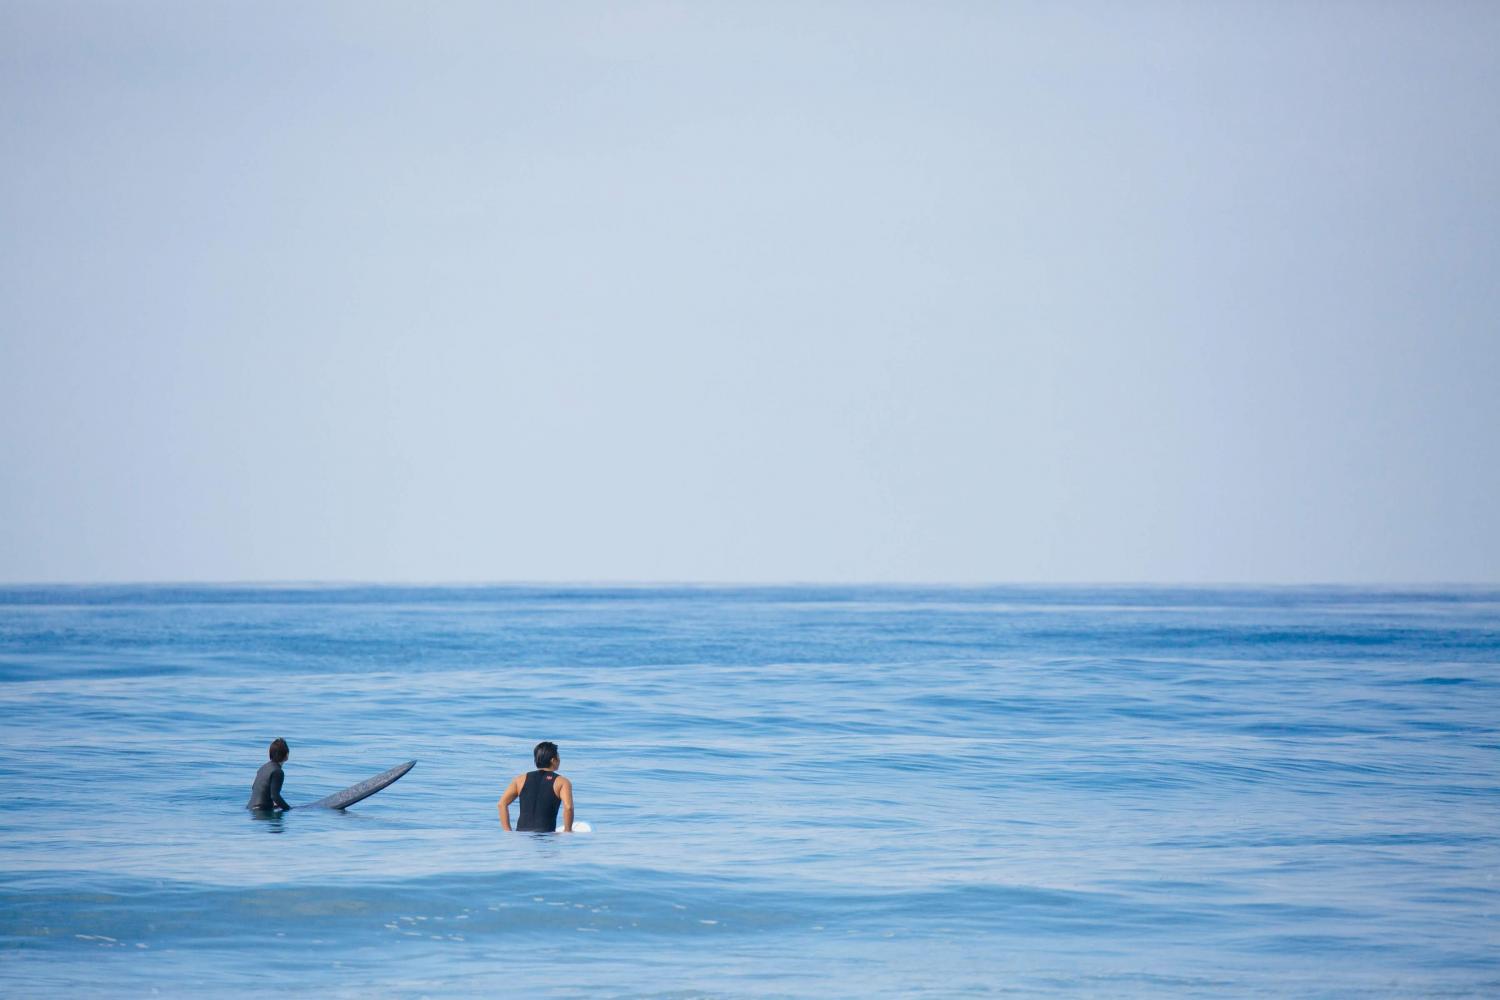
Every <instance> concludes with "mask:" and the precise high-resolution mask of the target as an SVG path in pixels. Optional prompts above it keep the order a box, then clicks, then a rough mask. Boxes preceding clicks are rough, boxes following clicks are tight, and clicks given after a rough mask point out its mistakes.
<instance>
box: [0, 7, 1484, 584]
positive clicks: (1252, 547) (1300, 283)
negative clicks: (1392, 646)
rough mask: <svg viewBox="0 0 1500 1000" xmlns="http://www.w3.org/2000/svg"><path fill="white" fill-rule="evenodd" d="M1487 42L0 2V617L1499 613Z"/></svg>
mask: <svg viewBox="0 0 1500 1000" xmlns="http://www.w3.org/2000/svg"><path fill="white" fill-rule="evenodd" d="M1497 38H1500V5H1497V4H1493V3H1430V2H1421V3H1417V2H1412V3H1389V2H1378V0H1377V2H1358V3H1352V2H1351V3H1341V2H1338V0H1329V2H1320V3H1313V4H1308V3H1297V2H1276V0H1270V2H1254V3H1251V2H1245V3H1233V2H1226V3H1213V4H1199V3H1185V2H1183V3H1165V2H1163V3H1132V4H1120V3H1113V2H1100V3H1066V2H1063V3H1050V2H1049V3H1001V2H989V0H986V2H973V3H970V2H933V3H928V2H923V3H918V2H915V0H913V2H908V3H889V2H880V0H869V2H865V3H838V2H826V3H811V4H809V3H795V4H794V3H776V2H762V0H755V2H748V0H746V2H738V3H713V2H706V3H657V2H643V3H618V2H610V3H596V2H570V3H566V4H515V3H501V2H483V3H458V2H451V3H443V4H420V5H419V4H410V3H368V2H361V3H357V4H354V3H350V4H306V3H301V2H298V3H287V2H271V3H256V4H225V3H205V2H199V0H193V2H183V3H172V2H155V3H150V4H133V3H124V2H110V3H104V2H76V3H57V2H55V0H4V2H3V3H0V581H10V582H54V581H71V582H93V581H293V580H305V581H343V580H367V581H454V582H465V581H634V580H638V581H743V582H767V581H870V582H885V581H890V582H897V581H900V582H941V581H948V582H957V583H970V582H1007V581H1017V582H1020V581H1025V582H1054V581H1056V582H1062V581H1078V582H1086V581H1122V582H1123V581H1138V582H1152V581H1160V582H1186V583H1195V582H1267V583H1303V582H1345V583H1424V582H1485V581H1490V582H1493V581H1497V580H1500V513H1497V511H1500V444H1497V441H1500V182H1497V178H1500V99H1497V95H1500V59H1497V58H1496V56H1495V40H1496V39H1497Z"/></svg>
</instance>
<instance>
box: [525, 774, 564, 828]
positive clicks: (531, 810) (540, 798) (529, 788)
mask: <svg viewBox="0 0 1500 1000" xmlns="http://www.w3.org/2000/svg"><path fill="white" fill-rule="evenodd" d="M556 783H557V772H556V771H532V772H530V773H529V774H527V775H526V784H524V785H522V786H521V812H520V814H519V815H518V816H517V817H516V829H517V830H521V831H525V830H533V831H535V830H545V831H547V832H548V833H551V832H552V831H554V830H556V829H557V807H558V806H560V805H562V799H560V798H558V797H557V791H556V789H554V788H553V785H555V784H556Z"/></svg>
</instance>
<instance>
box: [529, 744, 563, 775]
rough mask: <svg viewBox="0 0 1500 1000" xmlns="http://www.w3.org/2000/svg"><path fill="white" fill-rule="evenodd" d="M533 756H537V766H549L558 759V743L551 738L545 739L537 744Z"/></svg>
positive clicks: (532, 752)
mask: <svg viewBox="0 0 1500 1000" xmlns="http://www.w3.org/2000/svg"><path fill="white" fill-rule="evenodd" d="M531 756H533V757H535V758H536V766H537V767H540V768H543V769H545V768H549V767H551V766H552V762H553V761H554V760H556V759H557V744H556V743H553V742H552V741H551V740H543V741H542V742H540V743H538V744H537V745H536V749H535V750H533V751H531Z"/></svg>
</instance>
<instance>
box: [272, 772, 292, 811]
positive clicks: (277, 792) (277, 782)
mask: <svg viewBox="0 0 1500 1000" xmlns="http://www.w3.org/2000/svg"><path fill="white" fill-rule="evenodd" d="M285 780H286V776H285V775H284V774H282V773H281V772H280V771H277V772H275V773H274V774H272V775H271V785H270V788H271V803H272V804H273V805H275V806H276V808H277V809H290V808H292V807H291V806H289V805H287V804H286V799H284V798H282V797H281V783H282V782H283V781H285Z"/></svg>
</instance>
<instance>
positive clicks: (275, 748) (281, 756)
mask: <svg viewBox="0 0 1500 1000" xmlns="http://www.w3.org/2000/svg"><path fill="white" fill-rule="evenodd" d="M291 755H292V751H291V749H290V748H288V747H287V745H286V740H284V739H282V738H281V737H280V736H278V737H276V738H275V739H274V740H272V741H271V759H272V760H274V761H275V762H276V763H278V764H280V763H281V762H282V761H284V760H286V759H287V758H288V757H290V756H291Z"/></svg>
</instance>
